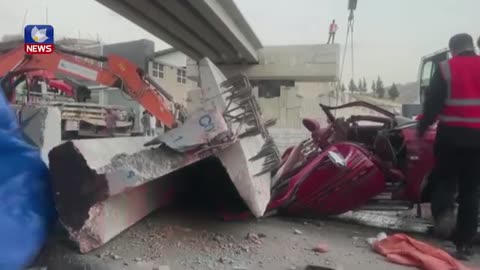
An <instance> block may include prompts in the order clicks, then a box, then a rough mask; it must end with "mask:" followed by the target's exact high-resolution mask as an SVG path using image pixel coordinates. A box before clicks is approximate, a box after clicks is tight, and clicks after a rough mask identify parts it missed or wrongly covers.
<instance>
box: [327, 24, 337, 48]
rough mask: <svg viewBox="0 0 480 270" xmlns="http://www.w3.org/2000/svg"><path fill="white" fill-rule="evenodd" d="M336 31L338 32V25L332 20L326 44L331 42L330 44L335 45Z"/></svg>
mask: <svg viewBox="0 0 480 270" xmlns="http://www.w3.org/2000/svg"><path fill="white" fill-rule="evenodd" d="M337 30H338V25H337V24H336V23H335V20H333V21H332V23H331V24H330V27H329V29H328V41H327V44H330V42H332V44H335V34H336V33H337Z"/></svg>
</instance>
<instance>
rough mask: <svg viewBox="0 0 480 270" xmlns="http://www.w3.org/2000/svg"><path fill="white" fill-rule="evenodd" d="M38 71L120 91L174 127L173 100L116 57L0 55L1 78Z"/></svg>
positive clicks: (59, 51) (17, 51)
mask: <svg viewBox="0 0 480 270" xmlns="http://www.w3.org/2000/svg"><path fill="white" fill-rule="evenodd" d="M82 58H84V59H89V60H90V61H88V62H87V61H86V60H82ZM92 60H93V61H94V62H97V63H103V66H102V67H100V66H99V65H95V64H91V63H89V62H91V61H92ZM38 70H44V71H48V72H51V73H54V74H62V75H64V76H67V77H73V78H76V79H80V80H88V81H91V82H95V83H98V84H100V85H104V86H109V87H116V88H120V89H121V90H122V91H125V92H127V93H128V94H129V95H130V96H131V97H132V98H134V99H135V100H137V101H138V102H139V103H140V104H141V105H142V106H143V107H144V108H145V109H146V110H147V111H148V112H150V113H151V114H152V115H153V116H155V117H156V118H157V119H158V120H159V121H160V122H161V123H163V124H164V125H165V126H167V127H168V128H173V127H175V126H176V119H175V116H174V114H173V113H172V111H171V109H170V108H169V105H168V103H169V102H173V98H172V96H171V95H170V94H169V93H167V92H166V91H165V90H164V89H163V88H162V87H160V86H159V85H158V84H156V83H155V82H154V81H152V80H151V79H150V78H149V77H148V76H147V75H145V73H144V72H143V70H142V69H140V68H139V67H138V66H137V65H135V64H134V63H132V62H130V61H129V60H127V59H124V58H122V57H120V56H118V55H109V56H93V55H89V54H85V53H81V52H77V51H72V50H67V49H64V48H61V47H58V46H56V47H55V51H54V52H53V53H51V54H37V55H29V54H25V52H24V48H23V46H18V47H14V48H12V49H11V50H8V51H7V52H6V53H4V54H1V55H0V77H5V76H7V75H8V74H15V76H14V77H15V78H18V77H21V75H23V76H25V75H24V74H26V73H29V72H34V71H38ZM8 77H9V78H13V77H12V76H8ZM10 94H12V93H10ZM7 96H8V94H7Z"/></svg>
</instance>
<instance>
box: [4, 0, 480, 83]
mask: <svg viewBox="0 0 480 270" xmlns="http://www.w3.org/2000/svg"><path fill="white" fill-rule="evenodd" d="M235 2H236V3H237V4H238V6H239V7H240V9H241V10H242V12H243V14H244V16H245V17H246V19H247V20H248V22H249V23H250V25H251V26H252V28H253V29H254V31H255V32H256V33H257V35H258V36H259V38H260V40H261V41H262V42H263V44H264V45H286V44H315V43H324V42H325V41H326V39H327V32H328V24H329V22H330V21H331V20H332V19H334V18H335V19H336V20H337V23H338V25H339V33H338V35H337V41H338V42H341V43H344V42H345V34H346V33H345V32H346V28H347V27H346V26H347V16H348V13H347V10H346V6H347V0H295V1H292V0H235ZM358 2H359V3H358V10H357V12H356V23H355V33H354V35H355V36H354V40H355V44H354V47H355V70H356V71H355V75H356V77H357V79H356V80H358V77H359V76H361V77H363V76H365V77H366V78H367V80H368V81H369V82H371V81H372V80H373V79H375V78H376V77H377V76H378V75H381V76H382V78H383V79H384V81H385V82H386V83H387V84H389V83H391V82H397V83H402V82H409V81H414V80H415V79H416V76H417V70H418V63H419V60H420V58H421V56H422V55H425V54H428V53H431V52H434V51H436V50H439V49H442V48H444V47H446V44H447V42H448V39H449V38H450V36H451V35H453V34H455V33H457V32H467V33H470V34H472V35H473V36H474V37H475V38H478V36H479V35H480V16H479V12H478V11H479V10H480V1H478V0H359V1H358ZM12 3H15V4H12ZM46 7H48V23H49V24H52V25H53V26H54V28H55V31H56V35H57V36H70V37H81V38H90V39H96V38H97V36H99V37H100V38H101V40H102V41H104V42H106V43H112V42H120V41H128V40H133V39H140V38H148V39H152V40H154V41H155V42H156V48H157V49H163V48H166V47H168V45H167V44H165V43H163V42H162V41H160V40H159V39H157V38H155V37H154V36H152V35H150V34H149V33H147V32H145V31H144V30H142V29H141V28H139V27H137V26H136V25H134V24H133V23H131V22H129V21H128V20H126V19H124V18H122V17H120V16H118V15H117V14H116V13H114V12H112V11H110V10H108V9H107V8H105V7H104V6H102V5H100V4H98V3H97V2H95V1H94V0H14V1H12V0H0V33H1V34H15V33H21V31H22V29H23V28H22V27H23V22H24V17H25V13H26V12H27V15H26V19H25V23H27V24H38V23H45V18H46V12H45V9H46ZM347 57H348V58H347V59H349V58H350V56H349V55H347ZM350 67H351V64H350V61H349V60H347V61H346V66H345V75H344V78H345V79H349V78H350V77H351V72H350V69H351V68H350Z"/></svg>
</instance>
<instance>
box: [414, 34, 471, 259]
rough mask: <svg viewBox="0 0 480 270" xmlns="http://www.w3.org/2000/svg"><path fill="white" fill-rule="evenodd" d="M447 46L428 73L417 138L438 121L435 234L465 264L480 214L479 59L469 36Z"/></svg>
mask: <svg viewBox="0 0 480 270" xmlns="http://www.w3.org/2000/svg"><path fill="white" fill-rule="evenodd" d="M449 47H450V52H451V54H452V59H450V60H448V61H445V62H442V63H441V64H440V65H439V66H438V67H437V69H436V70H435V72H434V74H433V77H432V80H431V82H430V88H429V89H428V90H427V91H426V93H425V102H424V107H423V118H422V119H420V120H419V123H418V129H417V135H418V139H419V142H421V141H422V138H423V137H424V134H425V132H426V130H427V129H428V127H429V126H431V125H432V124H433V123H434V122H436V120H437V119H438V120H439V123H438V126H437V135H436V139H435V145H434V154H435V159H436V160H435V161H436V164H435V168H434V169H433V171H432V174H431V176H430V178H429V179H430V181H431V183H429V185H430V184H431V188H432V193H431V210H432V215H433V217H434V222H435V232H437V233H438V234H441V235H444V236H449V237H451V239H452V240H453V242H454V243H455V245H456V248H457V252H456V254H455V255H457V257H458V258H460V259H467V258H468V257H469V256H471V255H473V249H472V241H473V238H474V236H475V235H476V233H477V225H478V211H479V194H478V189H479V185H480V166H479V164H480V56H477V55H476V53H475V45H474V42H473V38H472V37H471V36H470V35H468V34H458V35H455V36H454V37H452V38H451V39H450V43H449ZM457 191H458V198H456V194H457ZM456 200H457V201H458V203H459V207H458V214H457V218H456V224H455V216H454V210H455V201H456Z"/></svg>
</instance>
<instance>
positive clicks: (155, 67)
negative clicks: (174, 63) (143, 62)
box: [152, 62, 163, 79]
mask: <svg viewBox="0 0 480 270" xmlns="http://www.w3.org/2000/svg"><path fill="white" fill-rule="evenodd" d="M152 76H153V77H156V78H161V79H163V65H162V64H159V63H155V62H153V63H152Z"/></svg>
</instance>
